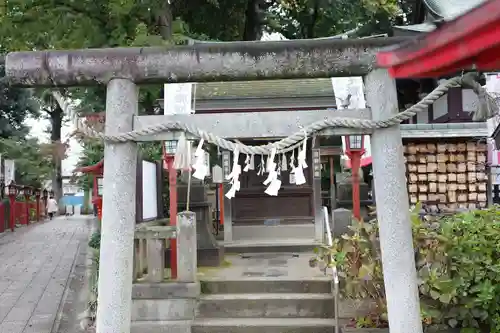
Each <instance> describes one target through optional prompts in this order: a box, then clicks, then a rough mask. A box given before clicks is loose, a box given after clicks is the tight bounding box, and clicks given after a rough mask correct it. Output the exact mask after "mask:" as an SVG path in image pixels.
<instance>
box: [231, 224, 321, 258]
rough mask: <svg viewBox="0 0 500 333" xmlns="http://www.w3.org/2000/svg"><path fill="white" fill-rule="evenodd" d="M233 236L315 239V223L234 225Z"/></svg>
mask: <svg viewBox="0 0 500 333" xmlns="http://www.w3.org/2000/svg"><path fill="white" fill-rule="evenodd" d="M232 238H233V239H232V240H233V241H244V240H246V241H248V240H269V241H276V240H288V239H294V238H296V239H310V240H314V224H313V223H310V222H309V223H297V224H282V225H263V224H258V225H233V227H232ZM270 252H272V251H270Z"/></svg>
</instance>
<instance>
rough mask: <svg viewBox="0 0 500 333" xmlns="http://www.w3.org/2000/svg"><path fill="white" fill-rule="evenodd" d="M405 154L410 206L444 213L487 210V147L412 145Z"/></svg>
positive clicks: (445, 144)
mask: <svg viewBox="0 0 500 333" xmlns="http://www.w3.org/2000/svg"><path fill="white" fill-rule="evenodd" d="M404 152H405V159H406V171H407V180H408V193H409V197H410V204H416V203H417V202H421V203H423V204H426V205H427V207H428V208H429V209H430V210H431V211H437V209H439V210H441V211H444V212H446V211H455V210H457V209H460V208H466V209H475V208H482V207H486V205H487V201H488V199H487V195H486V194H487V188H488V186H487V175H486V159H487V147H486V144H484V143H477V142H467V143H465V142H464V143H437V144H436V143H418V144H413V143H409V144H407V145H404Z"/></svg>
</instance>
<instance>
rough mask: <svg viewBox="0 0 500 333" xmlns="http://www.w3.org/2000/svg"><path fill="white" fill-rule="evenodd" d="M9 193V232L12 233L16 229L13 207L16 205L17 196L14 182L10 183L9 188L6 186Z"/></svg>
mask: <svg viewBox="0 0 500 333" xmlns="http://www.w3.org/2000/svg"><path fill="white" fill-rule="evenodd" d="M7 189H8V191H9V204H10V207H9V208H10V209H9V210H10V230H11V231H12V232H13V231H14V229H15V227H16V218H15V216H14V215H15V209H14V205H15V204H16V196H17V185H16V182H14V181H11V182H10V184H9V186H7Z"/></svg>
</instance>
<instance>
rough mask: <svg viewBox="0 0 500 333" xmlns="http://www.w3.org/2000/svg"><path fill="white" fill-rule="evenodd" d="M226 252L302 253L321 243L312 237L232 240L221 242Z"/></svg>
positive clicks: (310, 250)
mask: <svg viewBox="0 0 500 333" xmlns="http://www.w3.org/2000/svg"><path fill="white" fill-rule="evenodd" d="M221 244H222V245H223V246H224V250H225V252H226V253H269V252H273V253H288V252H293V253H302V252H312V251H313V250H314V249H315V248H317V247H318V246H320V245H321V243H319V242H316V241H314V240H313V238H309V239H307V238H286V239H275V240H270V239H246V240H245V239H244V240H236V241H232V242H221Z"/></svg>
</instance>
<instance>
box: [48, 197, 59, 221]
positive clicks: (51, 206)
mask: <svg viewBox="0 0 500 333" xmlns="http://www.w3.org/2000/svg"><path fill="white" fill-rule="evenodd" d="M58 208H59V207H58V205H57V201H56V199H54V197H53V196H50V198H49V200H47V214H49V219H51V220H52V218H53V217H54V215H55V214H56V213H57V211H58Z"/></svg>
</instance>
